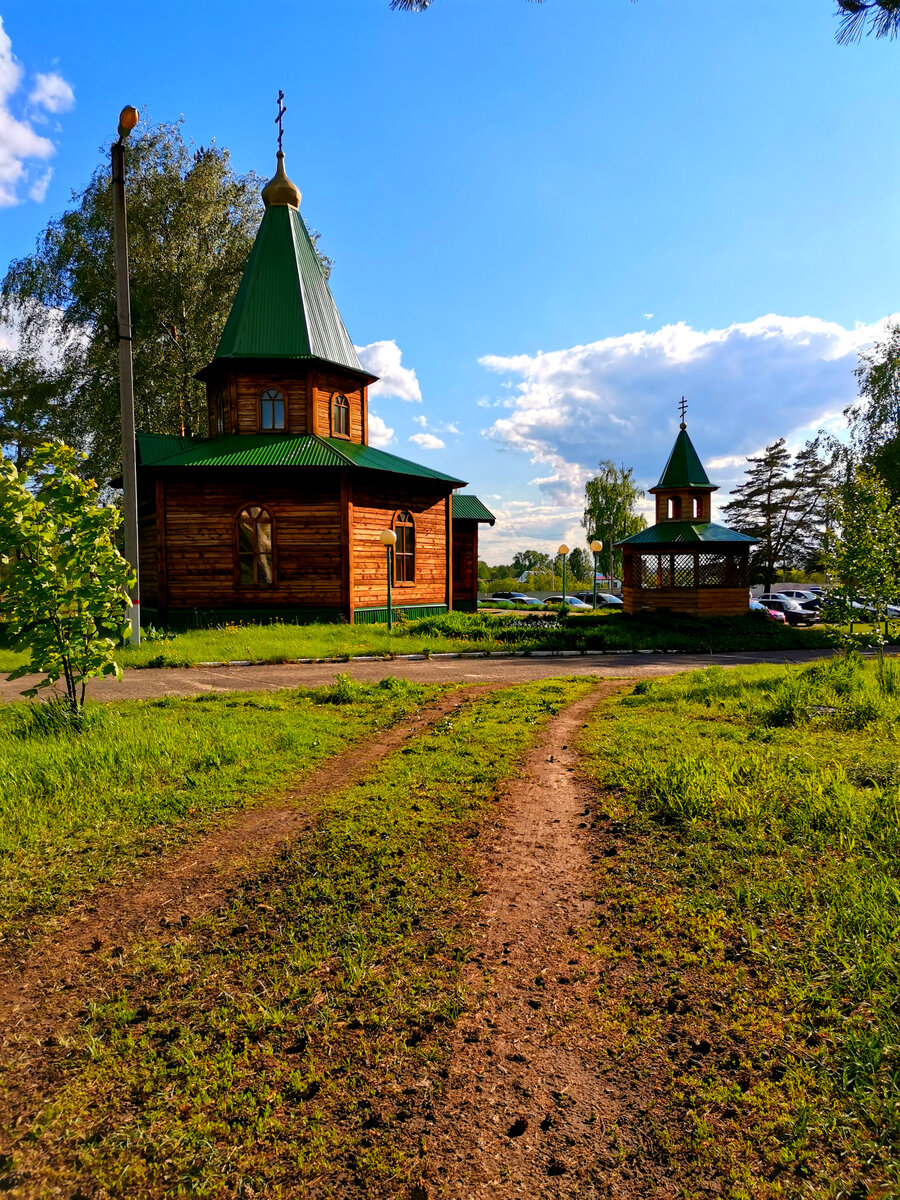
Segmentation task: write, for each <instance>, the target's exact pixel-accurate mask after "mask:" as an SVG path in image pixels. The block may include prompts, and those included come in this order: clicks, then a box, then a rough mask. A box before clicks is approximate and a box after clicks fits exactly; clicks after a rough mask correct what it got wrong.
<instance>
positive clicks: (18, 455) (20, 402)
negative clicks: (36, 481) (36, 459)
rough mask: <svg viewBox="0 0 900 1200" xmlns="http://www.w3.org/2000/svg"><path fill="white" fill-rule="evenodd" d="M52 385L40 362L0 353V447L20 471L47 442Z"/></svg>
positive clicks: (24, 355)
mask: <svg viewBox="0 0 900 1200" xmlns="http://www.w3.org/2000/svg"><path fill="white" fill-rule="evenodd" d="M55 394H56V385H55V380H54V378H53V375H52V372H51V371H49V370H48V369H47V367H46V366H45V365H44V364H43V363H42V362H41V360H40V358H37V357H34V356H29V355H26V354H22V353H17V352H14V351H12V350H6V351H0V447H2V448H3V450H4V451H5V452H6V454H7V455H9V456H11V457H12V459H13V462H14V463H15V464H16V466H17V467H19V468H20V469H21V468H22V467H23V466H24V465H25V463H26V461H27V460H28V458H29V457H30V456H31V454H32V452H33V451H34V450H35V449H36V448H37V447H38V446H39V445H40V443H41V442H44V441H46V440H47V437H48V434H49V428H50V426H51V425H52V423H53V413H54V407H55Z"/></svg>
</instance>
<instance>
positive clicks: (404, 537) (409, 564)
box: [394, 512, 416, 583]
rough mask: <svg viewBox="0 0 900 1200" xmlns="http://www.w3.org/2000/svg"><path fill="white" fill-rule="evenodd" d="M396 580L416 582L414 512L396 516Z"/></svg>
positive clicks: (396, 581) (400, 513)
mask: <svg viewBox="0 0 900 1200" xmlns="http://www.w3.org/2000/svg"><path fill="white" fill-rule="evenodd" d="M394 533H396V535H397V545H396V546H395V547H394V582H395V583H415V579H416V527H415V524H414V523H413V519H412V514H411V513H408V512H399V513H397V515H396V517H394Z"/></svg>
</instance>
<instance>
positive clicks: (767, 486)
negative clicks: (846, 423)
mask: <svg viewBox="0 0 900 1200" xmlns="http://www.w3.org/2000/svg"><path fill="white" fill-rule="evenodd" d="M747 462H748V464H749V466H748V467H747V478H746V479H745V481H744V483H742V484H741V486H740V487H738V488H735V490H734V491H733V492H732V493H731V495H732V499H731V500H730V501H729V503H728V504H726V505H724V507H723V509H722V513H723V516H724V517H725V520H726V521H727V523H728V525H729V526H731V528H732V529H736V530H737V531H738V533H746V534H748V535H749V536H750V537H754V538H756V539H757V545H756V546H755V547H754V549H753V551H752V553H751V556H750V571H751V575H752V577H753V578H755V579H757V580H762V582H763V583H764V584H765V588H766V591H770V590H771V587H772V584H773V583H774V581H775V576H776V573H777V570H778V567H779V566H783V567H805V568H809V567H810V566H812V565H816V564H818V563H819V562H821V557H822V553H823V548H824V542H825V537H826V528H827V524H828V495H829V492H830V490H831V489H832V488H833V486H834V483H835V471H836V455H835V452H834V451H833V449H832V448H831V447H830V446H829V445H828V444H827V443H826V440H825V438H824V437H823V436H822V435H821V434H820V435H819V436H818V437H816V438H813V439H812V441H809V442H807V443H806V445H805V446H804V447H803V449H802V450H799V451H798V452H797V454H796V456H795V457H794V458H793V460H792V459H791V455H790V452H789V450H788V449H787V446H786V445H785V439H784V438H779V439H778V441H777V442H772V443H771V444H770V445H768V446H766V448H765V450H764V451H763V452H762V454H759V455H756V456H753V455H751V456H750V457H749V458H748V459H747Z"/></svg>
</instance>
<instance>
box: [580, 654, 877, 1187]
mask: <svg viewBox="0 0 900 1200" xmlns="http://www.w3.org/2000/svg"><path fill="white" fill-rule="evenodd" d="M898 681H900V676H898V673H897V671H896V668H895V667H894V666H893V665H892V664H888V676H887V678H886V681H885V684H884V686H880V685H879V682H878V679H877V675H876V670H875V667H874V665H873V664H870V663H864V662H863V661H862V660H860V659H859V658H858V657H855V656H853V655H851V656H849V657H847V658H837V659H833V660H829V661H825V662H819V663H815V664H813V665H812V666H809V667H806V668H803V669H796V668H791V669H787V670H785V669H775V668H757V669H753V668H747V669H742V670H739V671H729V672H727V673H726V672H724V671H721V670H720V669H710V670H707V671H705V672H702V673H697V674H694V675H690V676H682V677H677V678H671V679H668V680H659V681H651V682H645V683H643V684H641V685H640V686H639V687H638V688H637V689H636V691H635V694H633V695H632V696H630V697H628V698H627V699H625V700H624V701H622V703H621V704H620V705H618V706H617V708H616V711H615V718H614V720H613V721H612V722H607V723H605V724H604V725H602V726H597V727H596V728H595V729H594V730H593V731H592V732H591V735H590V737H589V739H588V744H589V747H590V750H591V753H592V755H593V756H594V761H595V763H596V769H597V770H598V772H600V773H602V777H603V779H604V782H605V784H606V785H607V786H609V787H610V788H611V789H614V790H615V791H617V792H618V793H619V794H620V795H621V797H622V800H623V802H624V804H625V805H626V808H627V810H628V811H629V813H630V819H631V820H632V821H633V822H634V823H635V827H636V828H638V829H640V828H644V829H645V830H646V833H647V836H650V837H653V836H658V837H659V838H660V840H659V842H658V851H657V861H658V862H659V863H660V864H662V863H664V862H665V863H667V864H668V863H670V864H672V875H671V878H672V879H673V880H676V881H677V882H675V883H674V884H673V885H672V886H674V887H675V889H676V890H675V893H674V894H675V896H676V897H677V899H676V903H677V904H680V905H681V906H682V907H684V908H685V909H686V910H687V909H690V910H693V911H695V912H697V913H698V914H699V913H702V914H706V915H705V916H704V917H703V918H702V920H703V921H706V920H707V919H712V918H711V917H709V914H719V919H721V920H722V921H724V922H725V923H726V924H731V926H732V927H733V928H734V929H736V930H738V931H739V932H740V934H741V936H742V937H743V939H744V942H745V943H749V945H750V947H751V959H752V958H754V957H755V958H756V960H757V961H758V963H760V964H763V963H764V964H766V966H767V968H768V969H770V970H771V971H772V972H774V977H775V978H776V979H777V980H778V985H779V987H780V988H782V989H783V990H784V993H785V995H786V996H787V997H788V1000H787V1001H786V1009H787V1011H791V1012H793V1013H794V1014H795V1015H797V1014H799V1015H800V1017H801V1020H802V1022H803V1023H804V1024H805V1026H806V1029H807V1031H808V1032H809V1038H810V1044H819V1043H820V1042H821V1041H822V1038H823V1037H824V1038H825V1039H826V1043H827V1045H828V1046H829V1048H830V1050H829V1052H828V1053H826V1054H824V1055H822V1056H820V1057H819V1058H818V1060H817V1061H816V1063H815V1070H816V1071H818V1073H819V1084H820V1087H821V1091H820V1092H819V1094H818V1097H817V1098H816V1097H812V1098H810V1100H809V1103H810V1104H811V1105H812V1110H811V1112H812V1115H811V1116H810V1118H809V1119H810V1122H811V1124H810V1127H809V1133H810V1136H812V1135H813V1134H816V1135H817V1136H819V1137H820V1138H828V1137H832V1138H838V1140H839V1141H840V1139H841V1138H843V1139H844V1140H845V1142H846V1145H848V1146H852V1148H853V1151H854V1153H855V1154H856V1155H858V1156H859V1159H860V1161H864V1160H865V1159H866V1158H867V1157H868V1159H869V1160H870V1162H871V1163H873V1164H876V1165H877V1167H878V1170H879V1171H880V1172H883V1173H885V1178H889V1179H890V1180H892V1181H893V1183H895V1184H897V1185H898V1186H900V1160H898V1158H897V1157H896V1154H895V1151H896V1147H897V1146H898V1145H900V1067H898V1064H900V1058H898V1051H897V1047H898V1046H900V956H898V954H897V946H898V945H900V874H898V865H897V864H898V862H900V769H898V731H900V687H898ZM642 822H644V823H645V824H644V825H642ZM646 823H649V824H646ZM654 827H655V828H656V830H657V831H658V834H657V835H654V834H653V833H652V830H653V828H654ZM666 869H667V870H668V867H667V868H666ZM761 1003H762V1001H761ZM801 1049H802V1047H801ZM793 1053H794V1054H795V1055H797V1061H798V1062H799V1061H800V1060H801V1059H802V1058H804V1057H805V1056H804V1055H803V1054H798V1052H797V1051H794V1052H793ZM845 1142H841V1143H840V1144H841V1145H844V1144H845ZM845 1148H846V1147H845ZM736 1194H737V1193H736ZM816 1194H820V1193H816ZM821 1194H827V1195H832V1194H835V1195H838V1194H841V1193H840V1191H836V1192H834V1193H832V1191H831V1190H826V1191H823V1192H822V1193H821ZM885 1194H888V1193H885ZM890 1194H894V1193H890Z"/></svg>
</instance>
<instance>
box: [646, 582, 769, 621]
mask: <svg viewBox="0 0 900 1200" xmlns="http://www.w3.org/2000/svg"><path fill="white" fill-rule="evenodd" d="M622 604H623V607H624V610H625V612H627V613H638V612H656V611H658V610H659V609H663V608H665V609H670V610H671V611H672V612H683V613H691V614H692V615H693V616H695V617H715V616H728V617H730V616H739V615H740V614H741V613H745V612H747V611H748V609H749V606H750V596H749V592H748V590H747V588H746V587H736V588H726V587H722V588H716V587H710V588H636V587H630V586H629V585H628V584H627V583H626V584H625V586H624V587H623V589H622Z"/></svg>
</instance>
